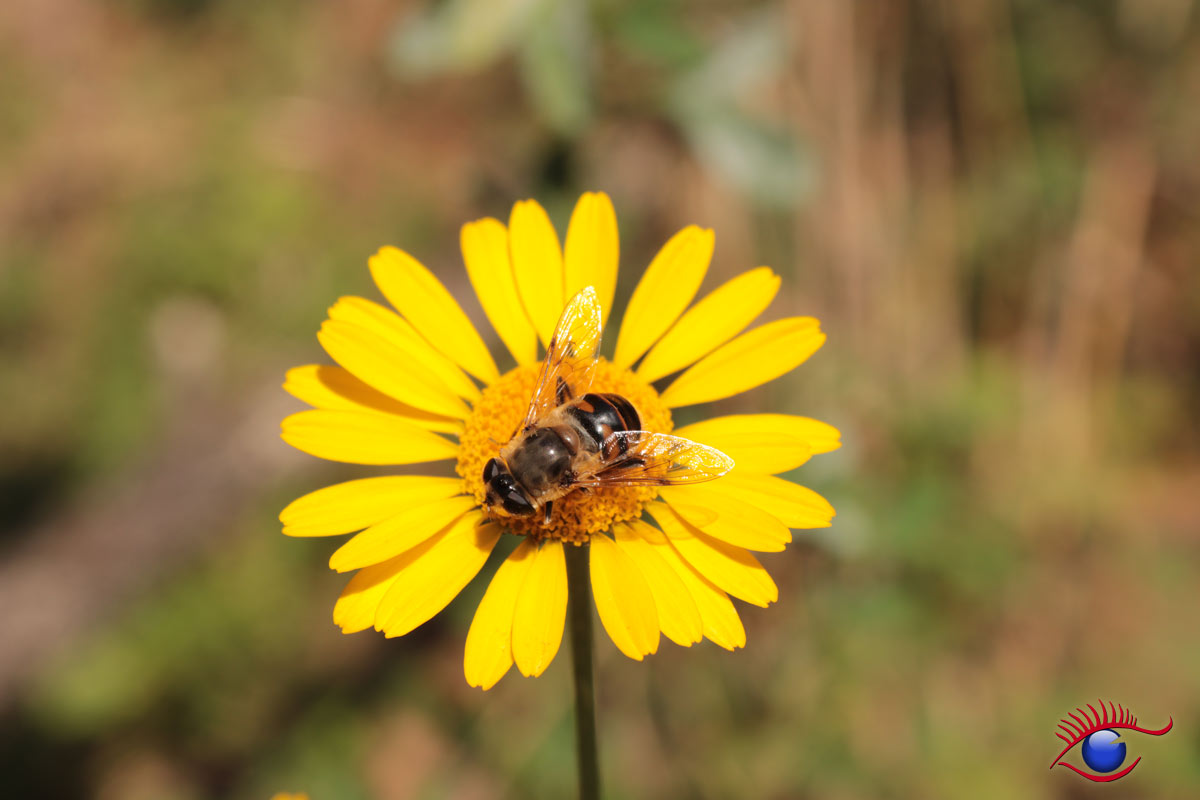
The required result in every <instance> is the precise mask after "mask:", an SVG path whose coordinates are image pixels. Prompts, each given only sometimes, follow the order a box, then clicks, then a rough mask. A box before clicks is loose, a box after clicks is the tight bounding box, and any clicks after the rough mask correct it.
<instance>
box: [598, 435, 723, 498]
mask: <svg viewBox="0 0 1200 800" xmlns="http://www.w3.org/2000/svg"><path fill="white" fill-rule="evenodd" d="M601 448H602V452H603V453H604V455H605V459H606V463H605V464H604V465H603V466H602V467H600V468H599V469H598V470H597V471H596V472H595V474H593V475H591V476H579V477H580V479H579V480H577V481H576V485H579V486H593V487H595V486H647V485H649V486H671V485H674V484H680V483H702V482H704V481H711V480H714V479H716V478H719V477H721V476H722V475H724V474H725V473H726V472H729V470H731V469H733V459H732V458H730V457H729V456H727V455H725V454H724V453H722V452H721V451H720V450H718V449H717V448H715V447H709V446H708V445H706V444H700V443H699V442H693V441H692V440H691V439H684V438H683V437H682V436H670V435H668V434H665V433H651V432H650V431H621V432H619V433H614V434H613V435H612V436H609V437H608V438H607V439H605V440H604V444H603V445H602V446H601Z"/></svg>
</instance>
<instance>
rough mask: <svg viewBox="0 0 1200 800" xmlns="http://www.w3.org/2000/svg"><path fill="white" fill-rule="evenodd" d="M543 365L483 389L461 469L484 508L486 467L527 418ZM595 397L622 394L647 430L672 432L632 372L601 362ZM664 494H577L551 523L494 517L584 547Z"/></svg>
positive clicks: (667, 416) (663, 410) (560, 503)
mask: <svg viewBox="0 0 1200 800" xmlns="http://www.w3.org/2000/svg"><path fill="white" fill-rule="evenodd" d="M540 370H541V365H540V364H530V365H527V366H524V367H517V368H516V369H513V370H511V371H509V372H507V373H505V374H504V375H502V376H501V377H500V379H499V380H497V381H496V382H495V383H493V384H492V385H491V386H489V387H487V388H486V389H484V390H483V396H482V397H481V398H480V399H479V402H478V403H476V404H475V409H474V411H473V412H472V414H471V416H470V417H469V418H468V419H467V423H466V428H465V429H464V430H463V433H462V435H461V436H460V437H459V453H458V464H457V465H455V469H456V470H457V472H458V474H459V476H461V477H462V479H463V486H464V490H465V491H466V493H467V494H471V495H474V497H475V500H476V501H477V502H479V504H480V505H482V504H483V501H484V498H485V487H484V484H483V466H484V464H486V463H487V462H488V459H491V458H495V457H496V455H498V454H499V452H500V448H501V447H503V446H504V445H505V444H507V443H508V441H509V440H510V439H511V438H512V435H513V433H514V432H515V431H516V430H517V427H518V426H519V425H520V424H521V421H522V420H523V419H524V418H525V412H526V411H527V410H528V409H529V400H530V398H531V397H532V396H533V388H534V385H535V384H536V383H537V378H538V373H539V372H540ZM589 391H591V392H611V393H614V394H619V395H621V396H622V397H624V398H625V399H626V400H628V401H629V402H631V403H633V407H634V408H636V409H637V411H638V415H639V416H640V417H641V418H642V427H643V428H644V429H645V430H649V431H655V432H658V433H670V432H671V430H672V429H673V425H672V422H671V412H670V410H669V409H668V408H667V407H666V406H665V405H663V403H662V401H661V400H660V399H659V398H658V392H656V391H654V389H652V388H651V387H650V386H649V385H648V384H647V383H646V382H645V381H643V380H642V379H641V378H639V377H637V376H636V375H634V374H633V373H632V372H630V371H629V370H627V369H624V368H622V367H618V366H616V365H614V364H611V363H609V362H608V361H607V360H605V359H603V358H601V359H598V360H597V361H596V370H595V373H594V377H593V379H592V386H591V388H590V389H589ZM657 494H658V487H655V486H604V487H601V488H599V489H594V490H592V491H590V492H585V491H582V490H578V489H576V490H575V491H572V492H568V493H567V494H566V495H564V496H562V497H560V498H558V499H557V500H555V501H554V507H553V513H551V515H550V522H549V524H545V525H544V524H542V514H541V511H540V510H539V512H538V513H537V514H535V515H534V516H533V517H506V516H501V515H499V514H494V515H493V518H494V519H496V520H498V521H499V522H500V523H502V524H503V525H504V527H505V528H506V529H508V530H509V531H511V532H512V533H515V534H518V535H521V536H534V537H537V538H539V539H540V538H550V539H562V540H563V541H567V542H574V543H576V544H583V543H585V542H587V541H588V539H589V538H590V536H591V534H593V533H599V532H600V531H605V530H608V529H609V528H611V527H612V525H613V523H615V522H622V521H625V520H630V519H637V518H638V517H640V516H641V515H642V507H643V506H645V505H646V503H649V502H650V501H651V500H653V499H654V497H655V495H657Z"/></svg>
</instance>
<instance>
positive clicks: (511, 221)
mask: <svg viewBox="0 0 1200 800" xmlns="http://www.w3.org/2000/svg"><path fill="white" fill-rule="evenodd" d="M508 252H509V255H510V257H511V258H512V266H513V274H514V275H516V278H517V292H518V293H519V294H520V295H521V303H522V304H523V305H524V306H525V311H526V312H527V313H528V314H529V319H530V321H532V322H533V327H534V330H536V331H537V334H538V338H539V339H541V340H542V344H543V345H549V343H550V337H551V336H553V335H554V325H555V323H557V322H558V318H559V316H560V315H561V314H562V310H563V306H564V305H566V298H565V297H564V296H563V259H562V250H561V249H560V248H559V246H558V234H556V233H555V232H554V226H553V225H551V224H550V217H548V216H546V211H545V209H543V208H542V207H541V206H540V205H538V203H537V201H536V200H522V201H520V202H518V203H517V204H516V205H514V206H513V210H512V214H511V216H509V218H508ZM518 666H520V665H519V664H518Z"/></svg>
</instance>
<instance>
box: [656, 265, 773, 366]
mask: <svg viewBox="0 0 1200 800" xmlns="http://www.w3.org/2000/svg"><path fill="white" fill-rule="evenodd" d="M779 280H780V279H779V276H778V275H776V274H775V273H774V272H772V271H771V270H770V269H769V268H767V267H759V268H758V269H752V270H750V271H749V272H744V273H742V274H741V275H738V276H737V277H736V278H733V279H732V280H729V281H726V282H725V283H724V284H722V285H721V286H718V287H717V288H716V289H714V290H713V291H711V292H709V293H708V295H706V296H705V298H704V299H703V300H701V301H700V302H699V303H696V305H694V306H692V307H691V308H689V309H688V310H687V312H686V313H685V314H684V315H683V316H682V317H680V318H679V321H678V322H676V323H675V325H674V327H672V328H671V330H669V331H667V333H666V335H665V336H663V338H662V339H660V340H659V342H658V344H656V345H654V348H653V349H652V350H651V351H650V352H649V353H647V354H646V358H645V359H643V360H642V363H641V365H640V366H639V367H638V370H637V374H638V376H640V377H641V378H642V380H644V381H646V382H647V383H650V382H652V381H656V380H658V379H659V378H661V377H663V376H664V375H670V374H671V373H672V372H675V371H676V370H681V369H683V368H684V367H686V366H688V365H689V364H692V363H694V362H695V361H696V360H697V359H700V358H703V357H704V356H706V355H708V354H709V353H710V352H712V351H713V350H714V349H715V348H717V347H720V346H721V345H723V344H725V342H727V341H729V340H730V339H732V338H733V337H734V336H736V335H738V334H739V333H741V332H742V330H743V329H745V327H746V326H747V325H749V324H750V323H751V322H753V321H754V320H755V318H756V317H758V315H759V314H761V313H762V312H763V311H764V310H766V308H767V306H769V305H770V304H771V300H773V299H774V298H775V293H776V292H777V291H779Z"/></svg>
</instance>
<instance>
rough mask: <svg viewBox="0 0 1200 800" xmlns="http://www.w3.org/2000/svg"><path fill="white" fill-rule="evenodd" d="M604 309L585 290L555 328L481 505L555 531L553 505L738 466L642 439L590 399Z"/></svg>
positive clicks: (705, 452) (689, 447)
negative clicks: (538, 517) (576, 495)
mask: <svg viewBox="0 0 1200 800" xmlns="http://www.w3.org/2000/svg"><path fill="white" fill-rule="evenodd" d="M600 331H601V322H600V303H599V301H598V300H597V299H596V292H595V290H594V289H593V288H592V287H591V286H589V287H587V288H585V289H583V290H582V291H580V292H579V294H577V295H575V297H574V298H572V300H571V302H569V303H568V304H567V306H566V308H565V309H563V313H562V316H561V317H560V318H559V320H558V325H557V327H556V328H555V330H554V335H553V336H552V337H551V338H550V344H549V346H548V348H547V352H546V360H545V361H544V362H543V364H542V371H541V373H540V375H539V376H538V381H537V384H536V387H535V389H534V392H533V398H532V399H531V400H530V401H529V410H528V412H526V414H525V419H524V421H523V422H522V423H521V425H520V427H519V428H517V430H516V432H515V433H514V434H513V437H512V439H511V440H510V441H509V442H508V443H507V444H505V445H504V446H503V447H501V448H500V453H499V455H498V456H497V457H496V458H493V459H491V460H489V461H488V462H487V464H485V465H484V467H483V481H484V485H485V486H486V487H487V489H486V491H487V499H486V500H485V501H484V506H485V508H487V509H488V510H495V511H497V512H499V513H501V514H505V515H510V516H516V517H531V516H533V515H534V514H536V513H537V512H538V510H539V509H541V510H542V519H543V523H544V524H549V522H550V512H551V510H552V507H553V503H554V501H555V500H557V499H558V498H560V497H562V496H564V495H566V494H567V493H569V492H573V491H576V490H581V491H590V490H592V489H596V488H599V487H603V486H648V485H649V486H670V485H673V484H680V483H699V482H701V481H710V480H713V479H715V478H719V477H721V476H722V475H724V474H725V473H726V472H728V471H729V470H731V469H733V459H731V458H730V457H729V456H727V455H725V454H724V453H722V452H721V451H719V450H717V449H715V448H713V447H709V446H707V445H703V444H698V443H696V442H693V441H690V440H688V439H684V438H682V437H680V436H670V435H668V434H665V433H655V432H653V431H644V430H641V417H640V416H639V415H638V412H637V409H636V408H634V407H633V404H632V403H630V402H629V400H627V399H626V398H624V397H622V396H621V395H619V394H602V393H593V392H589V391H588V389H589V388H590V387H591V383H592V374H593V371H594V366H595V363H596V356H597V353H598V351H599V350H600Z"/></svg>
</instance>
